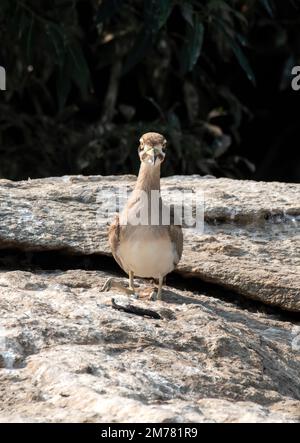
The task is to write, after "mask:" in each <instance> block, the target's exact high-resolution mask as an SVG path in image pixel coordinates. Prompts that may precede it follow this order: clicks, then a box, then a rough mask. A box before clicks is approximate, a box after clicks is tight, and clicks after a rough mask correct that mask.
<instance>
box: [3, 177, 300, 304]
mask: <svg viewBox="0 0 300 443" xmlns="http://www.w3.org/2000/svg"><path fill="white" fill-rule="evenodd" d="M134 180H135V177H133V176H121V177H98V176H97V177H62V178H50V179H41V180H29V181H22V182H11V181H8V180H0V248H10V247H15V248H21V249H25V250H63V251H68V252H71V253H78V254H109V248H108V244H107V225H108V224H109V221H110V220H107V218H104V215H105V214H106V212H105V209H106V206H105V205H104V204H103V203H104V201H105V200H107V195H110V194H109V193H111V194H113V193H114V192H115V190H116V189H117V188H121V189H122V190H123V189H128V190H130V189H131V188H132V186H133V184H134ZM162 183H163V186H162V191H163V193H164V194H165V196H166V198H167V200H168V199H169V200H170V199H171V200H172V196H173V194H174V191H177V190H179V191H180V190H186V191H190V190H193V191H194V192H197V191H203V192H204V196H205V221H206V223H205V231H204V234H201V233H199V232H197V230H193V229H185V232H184V235H185V246H184V255H183V258H182V260H181V262H180V264H179V266H178V270H177V272H179V273H180V274H182V275H185V276H190V275H191V276H196V277H200V278H201V279H203V280H206V281H209V282H214V283H216V284H220V285H223V286H225V287H227V288H230V289H232V290H234V291H236V292H238V293H240V294H243V295H245V296H247V297H250V298H254V299H258V300H261V301H262V302H264V303H268V304H271V305H275V306H279V307H281V308H283V309H286V310H290V311H300V252H299V251H300V234H299V232H300V230H299V225H300V185H298V184H284V183H263V182H251V181H237V180H230V179H213V178H201V177H199V176H188V177H179V176H178V177H177V176H176V177H170V178H165V179H163V181H162ZM108 202H110V200H108ZM106 203H107V201H106Z"/></svg>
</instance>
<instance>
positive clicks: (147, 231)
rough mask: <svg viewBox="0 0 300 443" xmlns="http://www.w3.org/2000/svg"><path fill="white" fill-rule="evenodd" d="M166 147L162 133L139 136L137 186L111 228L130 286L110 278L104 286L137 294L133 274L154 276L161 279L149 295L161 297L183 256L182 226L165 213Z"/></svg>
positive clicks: (115, 254) (110, 236)
mask: <svg viewBox="0 0 300 443" xmlns="http://www.w3.org/2000/svg"><path fill="white" fill-rule="evenodd" d="M166 147H167V140H166V139H165V137H164V136H163V135H161V134H159V133H156V132H148V133H146V134H144V135H143V136H142V137H141V138H140V141H139V147H138V155H139V158H140V162H141V164H140V170H139V174H138V177H137V181H136V184H135V187H134V190H133V191H132V193H131V195H130V196H129V198H128V200H127V203H126V204H125V206H124V209H123V210H122V212H121V213H120V214H119V215H118V214H117V215H116V217H115V219H114V221H113V222H112V224H111V225H110V228H109V232H108V240H109V244H110V248H111V252H112V255H113V257H114V258H115V260H116V262H117V263H118V264H119V266H120V267H121V268H122V269H123V270H124V271H125V272H126V273H127V274H128V276H129V287H128V288H127V287H126V288H124V287H123V286H122V285H121V284H120V283H117V282H115V281H114V279H113V278H110V279H108V281H107V282H106V283H105V284H104V286H103V288H102V290H105V289H108V288H111V287H112V286H115V287H118V288H120V289H124V290H125V292H126V293H128V294H133V295H135V296H136V297H137V294H136V288H135V285H134V277H139V278H152V279H155V280H158V288H157V290H154V291H153V292H152V293H151V296H150V298H151V299H152V300H161V299H162V286H163V281H164V278H165V276H166V275H167V274H169V273H170V272H172V271H173V270H174V269H175V267H176V266H177V264H178V263H179V261H180V259H181V256H182V251H183V234H182V227H181V225H180V224H179V223H178V224H175V219H174V214H173V216H172V213H170V212H169V214H171V217H169V220H168V221H167V223H166V219H164V216H163V214H164V213H165V214H167V210H168V207H167V206H166V205H165V204H164V203H163V201H162V197H161V192H160V175H161V164H162V163H163V161H164V160H165V157H166ZM169 209H170V208H169ZM164 211H166V212H164ZM141 214H144V216H143V217H142V216H141ZM142 218H143V220H141V219H142ZM137 219H138V221H139V223H137Z"/></svg>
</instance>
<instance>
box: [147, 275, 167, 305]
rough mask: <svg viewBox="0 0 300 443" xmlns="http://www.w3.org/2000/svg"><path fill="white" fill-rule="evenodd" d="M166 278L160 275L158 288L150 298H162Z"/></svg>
mask: <svg viewBox="0 0 300 443" xmlns="http://www.w3.org/2000/svg"><path fill="white" fill-rule="evenodd" d="M163 281H164V278H163V277H159V279H158V288H157V290H156V291H153V292H152V293H151V294H150V297H149V300H161V292H162V285H163Z"/></svg>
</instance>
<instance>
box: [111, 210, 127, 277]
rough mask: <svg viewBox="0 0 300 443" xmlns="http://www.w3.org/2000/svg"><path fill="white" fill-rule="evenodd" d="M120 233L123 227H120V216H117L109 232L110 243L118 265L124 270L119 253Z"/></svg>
mask: <svg viewBox="0 0 300 443" xmlns="http://www.w3.org/2000/svg"><path fill="white" fill-rule="evenodd" d="M120 231H121V226H120V221H119V216H118V215H116V217H115V219H114V221H113V222H112V224H111V225H110V227H109V230H108V241H109V244H110V248H111V252H112V255H113V256H114V259H115V260H116V262H117V263H118V265H119V266H120V267H121V268H122V269H124V267H123V265H122V262H121V260H120V257H119V256H118V253H117V251H118V247H119V243H120Z"/></svg>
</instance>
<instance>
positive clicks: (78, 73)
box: [68, 43, 90, 95]
mask: <svg viewBox="0 0 300 443" xmlns="http://www.w3.org/2000/svg"><path fill="white" fill-rule="evenodd" d="M68 53H69V57H70V75H71V78H72V79H73V81H74V82H75V84H77V86H78V87H79V89H80V91H81V93H82V95H86V94H87V92H88V87H89V85H90V71H89V68H88V65H87V62H86V59H85V57H84V55H83V52H82V49H81V47H80V45H79V43H73V44H72V45H70V46H69V47H68Z"/></svg>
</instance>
